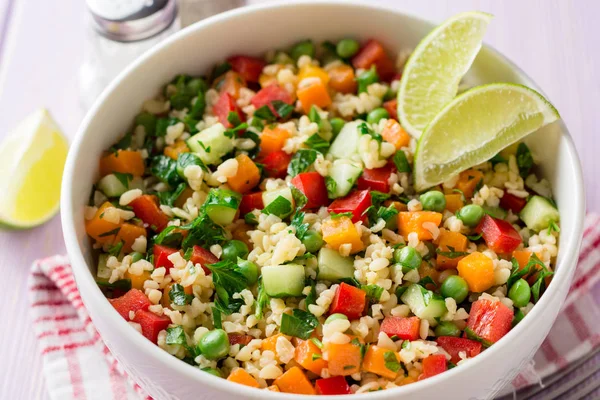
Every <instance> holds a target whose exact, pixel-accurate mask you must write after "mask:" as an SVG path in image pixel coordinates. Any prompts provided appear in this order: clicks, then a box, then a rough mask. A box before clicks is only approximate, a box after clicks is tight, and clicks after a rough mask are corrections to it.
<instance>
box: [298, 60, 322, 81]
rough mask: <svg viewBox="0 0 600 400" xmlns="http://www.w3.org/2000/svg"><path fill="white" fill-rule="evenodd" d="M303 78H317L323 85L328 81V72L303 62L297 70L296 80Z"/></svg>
mask: <svg viewBox="0 0 600 400" xmlns="http://www.w3.org/2000/svg"><path fill="white" fill-rule="evenodd" d="M304 78H318V79H320V80H321V82H323V85H325V86H327V84H328V83H329V74H327V72H325V70H324V69H323V68H321V67H317V66H316V65H313V64H305V65H303V66H302V67H301V68H300V71H298V81H301V80H302V79H304Z"/></svg>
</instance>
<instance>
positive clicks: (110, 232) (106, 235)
mask: <svg viewBox="0 0 600 400" xmlns="http://www.w3.org/2000/svg"><path fill="white" fill-rule="evenodd" d="M100 218H102V216H100ZM120 230H121V227H119V228H115V229H113V230H111V231H107V232H104V233H101V234H99V235H98V237H108V236H114V235H116V234H117V233H119V231H120Z"/></svg>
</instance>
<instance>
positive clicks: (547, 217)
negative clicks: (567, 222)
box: [519, 196, 560, 232]
mask: <svg viewBox="0 0 600 400" xmlns="http://www.w3.org/2000/svg"><path fill="white" fill-rule="evenodd" d="M519 216H520V217H521V219H522V220H523V222H525V225H527V227H528V228H529V229H532V230H534V231H536V232H539V231H541V230H544V229H546V228H548V226H550V223H551V222H558V221H559V219H560V214H559V213H558V210H557V209H556V207H554V205H553V204H552V203H551V202H550V201H549V200H548V199H547V198H545V197H542V196H531V198H530V199H529V201H528V202H527V204H526V205H525V207H523V209H522V210H521V213H520V214H519Z"/></svg>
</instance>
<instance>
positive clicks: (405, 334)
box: [379, 317, 421, 340]
mask: <svg viewBox="0 0 600 400" xmlns="http://www.w3.org/2000/svg"><path fill="white" fill-rule="evenodd" d="M379 329H380V331H381V332H383V333H385V334H386V335H388V336H389V337H392V336H397V337H398V338H399V339H402V340H417V339H419V337H420V335H419V331H420V329H421V319H420V318H419V317H408V318H402V317H386V318H385V319H384V320H383V322H382V323H381V327H380V328H379Z"/></svg>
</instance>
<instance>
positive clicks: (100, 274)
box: [96, 253, 112, 280]
mask: <svg viewBox="0 0 600 400" xmlns="http://www.w3.org/2000/svg"><path fill="white" fill-rule="evenodd" d="M107 261H108V254H104V253H103V254H100V255H99V256H98V269H97V270H96V277H97V278H98V280H108V278H110V275H111V273H112V271H111V270H110V268H108V267H107V266H106V262H107Z"/></svg>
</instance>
